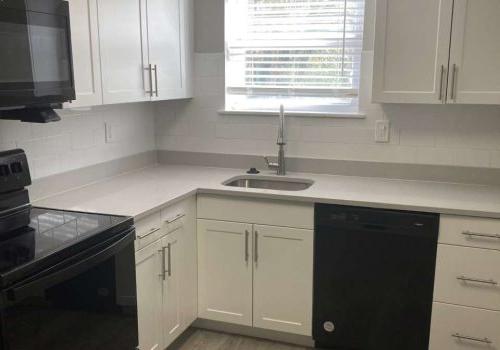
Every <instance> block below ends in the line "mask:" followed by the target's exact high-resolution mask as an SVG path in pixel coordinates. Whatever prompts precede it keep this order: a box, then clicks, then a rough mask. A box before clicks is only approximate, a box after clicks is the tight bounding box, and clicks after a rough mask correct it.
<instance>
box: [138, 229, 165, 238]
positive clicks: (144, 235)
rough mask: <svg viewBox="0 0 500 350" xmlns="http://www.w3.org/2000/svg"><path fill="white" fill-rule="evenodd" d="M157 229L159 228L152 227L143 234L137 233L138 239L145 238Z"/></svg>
mask: <svg viewBox="0 0 500 350" xmlns="http://www.w3.org/2000/svg"><path fill="white" fill-rule="evenodd" d="M158 231H160V228H158V227H153V228H152V229H151V230H149V231H148V232H146V233H145V234H143V235H137V236H138V237H139V239H143V238H146V237H147V236H149V235H152V234H153V233H155V232H158Z"/></svg>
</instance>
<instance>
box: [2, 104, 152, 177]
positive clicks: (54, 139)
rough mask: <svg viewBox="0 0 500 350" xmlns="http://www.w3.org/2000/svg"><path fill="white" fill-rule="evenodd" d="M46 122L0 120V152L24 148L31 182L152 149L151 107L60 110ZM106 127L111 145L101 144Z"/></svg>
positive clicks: (126, 105) (129, 106)
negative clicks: (57, 119) (58, 116)
mask: <svg viewBox="0 0 500 350" xmlns="http://www.w3.org/2000/svg"><path fill="white" fill-rule="evenodd" d="M60 114H61V117H62V120H61V121H60V122H56V123H49V124H29V123H21V122H18V121H5V120H2V121H0V150H6V149H12V148H16V147H17V148H23V149H24V150H25V151H26V153H27V156H28V162H29V164H30V170H31V173H32V177H33V178H34V179H37V178H41V177H45V176H48V175H53V174H57V173H61V172H65V171H69V170H73V169H78V168H82V167H85V166H89V165H93V164H97V163H102V162H106V161H110V160H114V159H119V158H123V157H126V156H130V155H134V154H138V153H142V152H146V151H150V150H154V149H155V147H156V145H155V141H154V107H153V105H152V104H142V103H139V104H124V105H116V106H103V107H94V108H93V109H91V110H87V111H76V110H64V111H61V113H60ZM105 123H109V124H111V126H112V131H113V136H114V137H115V141H113V142H112V143H106V142H105V126H104V125H105Z"/></svg>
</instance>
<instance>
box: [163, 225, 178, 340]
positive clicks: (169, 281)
mask: <svg viewBox="0 0 500 350" xmlns="http://www.w3.org/2000/svg"><path fill="white" fill-rule="evenodd" d="M181 236H182V226H178V227H177V228H176V229H175V230H174V231H171V232H170V233H169V234H168V235H167V236H165V238H163V239H162V249H163V255H162V256H163V259H164V260H163V267H164V274H163V340H164V343H163V347H164V348H165V347H167V346H169V345H170V344H171V343H172V342H173V341H174V340H175V339H176V338H177V337H178V336H179V335H180V334H181V333H182V329H181V302H180V282H181V278H182V276H181V264H180V258H181V251H182V243H181Z"/></svg>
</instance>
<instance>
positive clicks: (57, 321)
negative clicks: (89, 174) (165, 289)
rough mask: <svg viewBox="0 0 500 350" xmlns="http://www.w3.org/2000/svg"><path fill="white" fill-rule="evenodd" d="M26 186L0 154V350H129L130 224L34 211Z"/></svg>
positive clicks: (17, 157)
mask: <svg viewBox="0 0 500 350" xmlns="http://www.w3.org/2000/svg"><path fill="white" fill-rule="evenodd" d="M30 184H31V176H30V173H29V168H28V162H27V159H26V155H25V154H24V152H23V151H22V150H12V151H7V152H0V325H1V327H0V350H40V349H52V350H66V349H81V350H83V349H92V350H133V349H134V350H135V349H136V347H137V344H138V334H137V333H138V327H137V297H136V279H135V252H134V240H135V229H134V226H133V225H134V221H133V219H132V218H131V217H125V216H116V215H107V214H95V213H83V212H76V211H68V210H58V209H46V208H39V207H32V206H31V204H30V201H29V194H28V190H27V186H29V185H30Z"/></svg>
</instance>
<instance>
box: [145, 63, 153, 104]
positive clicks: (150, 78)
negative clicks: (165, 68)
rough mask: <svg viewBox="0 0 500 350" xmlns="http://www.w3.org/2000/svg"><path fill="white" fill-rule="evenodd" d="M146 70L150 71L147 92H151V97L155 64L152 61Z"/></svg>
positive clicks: (150, 94) (151, 95) (151, 94)
mask: <svg viewBox="0 0 500 350" xmlns="http://www.w3.org/2000/svg"><path fill="white" fill-rule="evenodd" d="M144 70H147V71H149V91H147V90H146V93H147V94H149V96H150V97H153V93H154V91H153V65H152V64H151V63H150V64H148V66H147V67H146V68H144Z"/></svg>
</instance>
